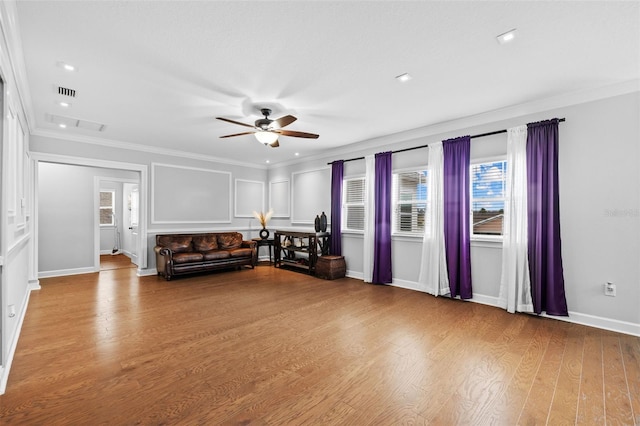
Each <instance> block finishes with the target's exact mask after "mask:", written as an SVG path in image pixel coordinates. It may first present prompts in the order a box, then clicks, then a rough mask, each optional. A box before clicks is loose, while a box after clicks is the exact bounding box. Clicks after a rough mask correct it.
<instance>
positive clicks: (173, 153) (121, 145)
mask: <svg viewBox="0 0 640 426" xmlns="http://www.w3.org/2000/svg"><path fill="white" fill-rule="evenodd" d="M31 134H32V135H34V136H41V137H46V138H53V139H57V140H63V141H71V142H79V143H86V144H91V145H100V146H104V147H108V148H116V149H125V150H130V151H140V152H147V153H150V154H158V155H167V156H170V157H180V158H187V159H190V160H203V161H208V162H212V163H220V164H228V165H232V166H241V167H249V168H252V169H261V170H265V169H266V168H267V166H265V165H257V164H251V163H246V162H242V161H235V160H230V159H228V158H221V157H214V156H211V155H204V154H197V153H192V152H184V151H178V150H175V149H167V148H157V147H152V146H148V145H140V144H135V143H130V142H122V141H117V140H113V139H106V138H94V137H91V136H78V135H65V137H61V136H60V135H59V134H57V133H56V132H53V131H50V130H41V129H36V130H34V131H33V132H31Z"/></svg>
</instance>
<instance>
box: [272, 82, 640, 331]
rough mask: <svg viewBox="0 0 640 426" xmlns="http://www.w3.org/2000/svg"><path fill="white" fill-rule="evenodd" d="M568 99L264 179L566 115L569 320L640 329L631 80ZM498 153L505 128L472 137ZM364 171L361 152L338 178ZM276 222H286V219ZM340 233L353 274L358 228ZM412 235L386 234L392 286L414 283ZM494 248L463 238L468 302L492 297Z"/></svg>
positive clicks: (563, 200) (358, 271) (370, 146)
mask: <svg viewBox="0 0 640 426" xmlns="http://www.w3.org/2000/svg"><path fill="white" fill-rule="evenodd" d="M636 87H637V86H636ZM558 102H559V103H561V101H558ZM567 104H568V105H569V106H565V107H557V108H549V109H546V110H545V109H544V108H540V106H539V105H537V108H531V109H535V111H536V112H534V113H530V114H524V112H526V109H524V108H517V109H511V110H505V111H498V112H496V113H487V114H485V115H484V116H482V117H470V118H467V119H460V120H456V121H455V122H451V123H445V125H441V126H434V127H432V128H423V129H416V130H412V131H408V132H404V133H400V134H395V135H390V136H387V137H382V138H377V139H374V140H371V141H364V142H362V143H359V144H355V145H353V146H351V147H348V148H347V149H343V150H341V151H340V152H337V153H335V154H333V155H332V156H326V157H322V158H315V159H312V160H306V161H305V160H301V161H300V162H298V163H295V164H286V165H282V166H274V167H272V168H271V169H270V170H269V179H270V180H274V179H282V178H286V177H287V176H290V175H291V173H293V172H295V171H298V170H304V169H313V168H316V167H320V166H321V165H326V163H327V162H330V161H333V160H339V159H348V158H354V157H360V156H363V155H366V154H372V153H376V152H380V151H387V150H398V149H401V148H405V147H410V146H419V145H424V144H428V143H429V142H431V141H438V140H444V139H447V138H451V137H455V136H462V135H466V134H471V135H473V134H480V133H485V132H489V131H493V130H500V129H505V128H508V127H512V126H517V125H521V124H526V123H528V122H534V121H539V120H544V119H549V118H553V117H559V118H560V117H565V118H566V122H564V123H561V124H560V153H559V157H560V159H559V170H560V210H561V236H562V244H563V261H564V272H565V288H566V294H567V304H568V308H569V311H570V315H571V317H570V320H572V321H576V322H582V323H587V324H590V325H595V326H599V327H603V328H611V329H616V330H620V331H624V332H630V333H634V334H640V266H639V265H640V262H639V260H640V240H639V238H638V236H639V235H640V172H639V170H640V168H639V167H638V160H640V148H639V143H638V141H639V140H640V129H639V124H638V123H639V121H638V117H640V92H638V91H637V88H636V89H635V91H633V90H632V91H631V93H627V94H622V95H612V96H610V97H605V98H603V99H599V100H590V99H587V100H586V101H584V102H576V101H575V100H574V101H573V102H569V101H567ZM494 117H495V118H494ZM441 129H446V130H445V131H440V130H441ZM349 148H350V149H349ZM505 153H506V134H501V135H495V136H491V137H485V138H478V139H473V140H472V144H471V157H472V159H480V158H491V157H495V156H497V155H504V154H505ZM426 155H427V153H426V149H419V150H414V151H409V152H405V153H398V154H395V155H394V156H393V165H394V170H398V169H403V168H411V167H422V166H426ZM363 174H364V161H361V160H360V161H353V162H348V163H345V177H350V176H357V175H363ZM278 224H279V225H280V226H287V225H288V223H287V221H286V220H280V221H279V222H278ZM342 242H343V254H344V255H345V258H346V262H347V270H348V273H349V275H350V276H353V277H357V278H361V277H362V264H363V263H362V236H361V235H359V234H345V235H343V238H342ZM420 243H421V241H420V238H410V237H398V236H396V237H393V245H392V250H393V259H392V262H393V275H394V285H398V286H403V287H408V288H413V289H418V285H417V279H418V273H419V267H420V250H421V245H420ZM501 256H502V247H501V244H500V243H495V242H487V241H473V242H472V247H471V258H472V279H473V291H474V300H475V301H477V302H480V303H488V304H495V302H496V299H497V297H498V292H499V283H500V269H501V258H502V257H501ZM606 281H613V282H615V283H616V284H617V289H618V295H617V297H615V298H612V297H607V296H604V294H603V284H604V283H605V282H606Z"/></svg>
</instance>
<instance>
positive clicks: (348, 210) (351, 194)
mask: <svg viewBox="0 0 640 426" xmlns="http://www.w3.org/2000/svg"><path fill="white" fill-rule="evenodd" d="M343 189H344V190H343V194H344V195H343V198H344V199H343V204H342V206H343V208H342V212H343V217H342V228H343V229H344V230H347V231H363V230H364V189H365V181H364V178H354V179H345V180H344V188H343Z"/></svg>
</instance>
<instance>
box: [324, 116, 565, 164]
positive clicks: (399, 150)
mask: <svg viewBox="0 0 640 426" xmlns="http://www.w3.org/2000/svg"><path fill="white" fill-rule="evenodd" d="M565 120H566V119H565V118H559V119H558V122H559V123H562V122H564V121H565ZM500 133H507V129H502V130H496V131H494V132H488V133H481V134H479V135H472V136H470V138H471V139H475V138H482V137H485V136H493V135H499V134H500ZM428 146H429V145H420V146H414V147H411V148H403V149H398V150H395V151H391V153H392V154H397V153H398V152H405V151H413V150H414V149H420V148H426V147H428ZM355 160H364V157H356V158H349V159H347V160H342V161H343V162H345V163H346V162H347V161H355ZM333 163H335V161H332V162H330V163H327V165H329V166H330V165H332V164H333Z"/></svg>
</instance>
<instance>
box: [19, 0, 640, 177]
mask: <svg viewBox="0 0 640 426" xmlns="http://www.w3.org/2000/svg"><path fill="white" fill-rule="evenodd" d="M17 11H18V19H17V21H18V22H17V24H18V26H19V29H20V34H21V39H22V40H21V41H22V48H23V51H24V60H25V66H26V70H27V79H28V86H29V92H30V96H31V102H30V103H31V107H32V111H31V114H30V115H31V116H32V117H33V118H34V119H35V122H32V123H30V125H31V127H32V130H34V131H35V132H36V133H40V134H47V133H49V134H54V133H56V134H61V135H70V136H69V137H71V138H73V139H77V138H78V137H82V138H85V139H87V138H88V139H90V140H94V138H104V139H105V141H106V142H107V143H113V142H114V141H116V142H120V143H121V142H125V143H131V144H138V145H149V146H152V147H158V148H163V149H172V150H176V151H181V152H190V153H195V154H197V155H203V156H208V157H218V158H225V159H229V160H232V161H240V162H246V163H253V164H256V165H258V164H259V165H264V163H265V161H266V160H267V159H269V160H270V161H271V163H272V164H273V163H277V162H282V161H289V160H291V159H293V158H295V157H294V153H296V152H299V153H300V156H301V157H302V158H304V157H305V156H309V155H313V154H315V153H318V152H320V151H324V150H329V149H334V148H336V147H339V146H342V145H345V144H350V143H355V142H359V141H363V140H366V139H369V138H373V137H377V136H382V135H386V134H392V133H396V132H399V131H403V130H409V129H414V128H418V127H422V126H427V125H431V124H435V123H439V122H444V121H448V120H452V119H456V118H460V117H465V116H469V115H474V114H478V113H482V112H487V111H491V110H495V109H500V108H505V107H509V106H513V105H519V104H523V103H527V102H531V101H535V100H539V99H544V98H548V97H552V96H556V95H560V94H563V93H568V92H574V91H579V90H586V89H591V88H597V87H602V86H606V85H611V84H616V83H620V82H625V81H629V80H632V79H637V78H638V76H639V72H640V24H639V22H640V21H639V19H640V5H639V3H638V2H637V1H631V2H629V1H627V2H615V1H589V2H575V1H564V2H550V1H549V2H546V1H545V2H536V1H532V2H521V1H504V2H498V1H494V2H485V1H475V2H457V1H456V2H451V1H450V2H435V1H415V2H407V1H398V2H394V1H378V2H362V1H341V2H330V1H282V2H266V1H260V2H257V1H228V2H226V1H209V2H207V1H195V2H191V1H166V2H158V1H153V2H152V1H135V2H133V1H90V2H79V1H18V4H17ZM512 28H517V38H516V39H515V41H513V42H512V43H510V44H506V45H500V44H498V43H497V41H496V38H495V37H496V36H497V35H498V34H501V33H503V32H505V31H508V30H510V29H512ZM60 61H64V62H67V63H70V64H73V65H75V66H76V67H77V71H75V72H67V71H64V70H63V69H62V68H61V67H59V66H58V65H57V64H58V63H59V62H60ZM405 72H408V73H410V74H411V75H412V76H413V79H412V80H411V81H409V82H407V83H404V84H402V83H399V82H397V81H396V80H395V79H394V77H395V76H397V75H399V74H402V73H405ZM58 85H61V86H64V87H68V88H72V89H75V90H76V91H77V97H76V98H75V99H73V100H71V102H72V107H71V108H69V109H63V108H62V107H60V106H58V105H56V101H57V100H59V99H61V98H62V97H61V96H59V95H57V93H55V92H54V87H57V86H58ZM262 106H267V107H271V108H272V109H273V110H274V113H273V117H272V118H277V117H279V116H281V115H285V114H293V115H295V116H297V117H298V121H296V122H295V123H293V124H291V125H290V126H289V127H287V129H291V130H298V131H304V132H311V133H318V134H320V138H319V139H317V140H311V139H298V138H291V137H281V138H280V148H276V149H273V148H268V147H265V146H262V145H260V144H259V143H257V141H256V140H255V139H254V138H253V136H241V137H237V138H230V139H220V138H219V136H221V135H225V134H230V133H238V132H242V131H245V130H248V129H246V128H243V127H240V126H235V125H233V124H229V123H224V122H222V121H218V120H215V118H214V117H216V116H223V117H227V118H231V119H234V120H238V121H242V122H247V123H252V122H253V121H254V120H256V119H257V118H259V111H258V109H259V108H260V107H262ZM50 114H57V115H63V116H70V117H74V118H79V119H82V120H86V121H88V122H97V123H102V124H104V125H105V129H104V131H102V132H98V131H96V130H89V129H80V128H67V129H64V130H63V129H60V128H58V127H57V126H56V125H55V124H53V123H51V122H49V121H48V120H47V117H48V116H49V115H50Z"/></svg>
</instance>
